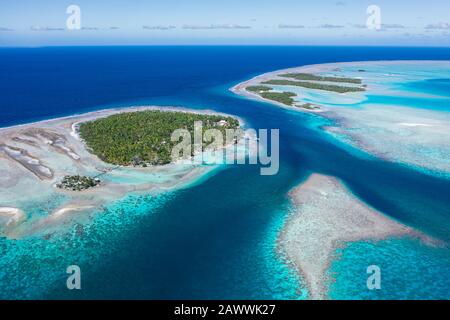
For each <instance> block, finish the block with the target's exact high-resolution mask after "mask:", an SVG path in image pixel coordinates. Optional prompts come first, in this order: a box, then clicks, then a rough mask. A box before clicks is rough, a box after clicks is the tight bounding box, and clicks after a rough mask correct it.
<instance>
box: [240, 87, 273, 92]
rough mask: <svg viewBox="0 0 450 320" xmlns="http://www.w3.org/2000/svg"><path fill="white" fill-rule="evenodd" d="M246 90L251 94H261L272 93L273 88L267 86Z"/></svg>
mask: <svg viewBox="0 0 450 320" xmlns="http://www.w3.org/2000/svg"><path fill="white" fill-rule="evenodd" d="M245 90H247V91H250V92H255V93H260V92H265V91H270V90H272V88H270V87H266V86H249V87H246V88H245Z"/></svg>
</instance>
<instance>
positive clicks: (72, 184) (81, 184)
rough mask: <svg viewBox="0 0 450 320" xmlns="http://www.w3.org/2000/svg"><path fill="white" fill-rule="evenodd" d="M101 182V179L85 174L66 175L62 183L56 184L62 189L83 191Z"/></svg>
mask: <svg viewBox="0 0 450 320" xmlns="http://www.w3.org/2000/svg"><path fill="white" fill-rule="evenodd" d="M99 183H100V180H99V179H94V178H91V177H85V176H79V175H76V176H65V177H64V178H63V180H62V181H61V183H59V184H57V185H56V186H57V187H58V188H60V189H66V190H72V191H81V190H86V189H89V188H93V187H95V186H97V185H98V184H99Z"/></svg>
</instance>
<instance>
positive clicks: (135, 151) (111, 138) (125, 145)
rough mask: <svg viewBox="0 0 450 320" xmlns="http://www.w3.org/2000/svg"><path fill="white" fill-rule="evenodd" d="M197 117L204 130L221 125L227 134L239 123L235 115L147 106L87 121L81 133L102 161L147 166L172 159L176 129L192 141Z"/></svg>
mask: <svg viewBox="0 0 450 320" xmlns="http://www.w3.org/2000/svg"><path fill="white" fill-rule="evenodd" d="M196 121H202V125H203V126H202V129H203V131H205V130H207V129H218V130H220V131H221V132H222V134H224V136H225V130H226V129H236V128H238V127H239V121H238V120H237V119H234V118H232V117H225V116H219V115H202V114H194V113H188V112H169V111H167V112H164V111H154V110H148V111H139V112H124V113H120V114H115V115H111V116H109V117H106V118H102V119H98V120H94V121H91V122H85V123H82V124H81V125H80V128H79V133H80V136H81V138H82V139H84V141H85V142H86V144H87V146H88V148H89V149H90V151H91V152H92V153H94V154H95V155H97V156H98V157H99V158H100V159H102V160H103V161H105V162H108V163H112V164H116V165H133V166H144V167H145V166H147V165H162V164H167V163H170V162H171V161H172V158H171V152H172V149H173V147H174V146H175V145H177V144H178V143H179V142H178V141H176V142H172V141H171V135H172V133H173V132H174V131H175V130H176V129H186V130H188V131H189V132H190V133H191V139H192V143H193V137H194V122H196ZM207 144H208V143H204V144H203V146H206V145H207Z"/></svg>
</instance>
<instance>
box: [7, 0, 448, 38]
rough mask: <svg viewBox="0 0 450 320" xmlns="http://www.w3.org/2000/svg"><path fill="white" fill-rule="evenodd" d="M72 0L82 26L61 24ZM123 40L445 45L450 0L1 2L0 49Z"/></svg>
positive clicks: (35, 0)
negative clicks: (375, 23)
mask: <svg viewBox="0 0 450 320" xmlns="http://www.w3.org/2000/svg"><path fill="white" fill-rule="evenodd" d="M71 4H74V5H77V6H79V7H80V9H81V26H82V29H81V30H67V28H66V20H67V18H68V16H69V15H68V14H67V13H66V8H67V7H68V6H69V5H71ZM369 5H377V6H379V7H380V9H381V23H382V27H381V30H378V31H377V30H369V29H368V28H367V27H365V26H366V21H367V18H368V14H367V13H366V10H367V7H368V6H369ZM122 44H123V45H152V44H156V45H159V44H168V45H172V44H173V45H184V44H211V45H214V44H249V45H256V44H271V45H277V44H282V45H327V44H329V45H412V46H450V1H449V0H420V1H417V0H409V1H407V0H371V1H365V0H308V1H305V0H295V1H294V0H227V1H215V0H164V1H156V0H71V1H65V0H53V1H52V0H0V46H48V45H122Z"/></svg>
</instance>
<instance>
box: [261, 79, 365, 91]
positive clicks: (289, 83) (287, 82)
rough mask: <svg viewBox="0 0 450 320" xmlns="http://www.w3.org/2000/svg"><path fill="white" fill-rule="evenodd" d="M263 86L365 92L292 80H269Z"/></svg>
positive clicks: (358, 88) (356, 88)
mask: <svg viewBox="0 0 450 320" xmlns="http://www.w3.org/2000/svg"><path fill="white" fill-rule="evenodd" d="M263 84H271V85H278V86H296V87H302V88H307V89H316V90H324V91H332V92H338V93H347V92H360V91H365V89H364V88H360V87H344V86H338V85H332V84H322V83H315V82H305V81H292V80H269V81H265V82H263Z"/></svg>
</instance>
